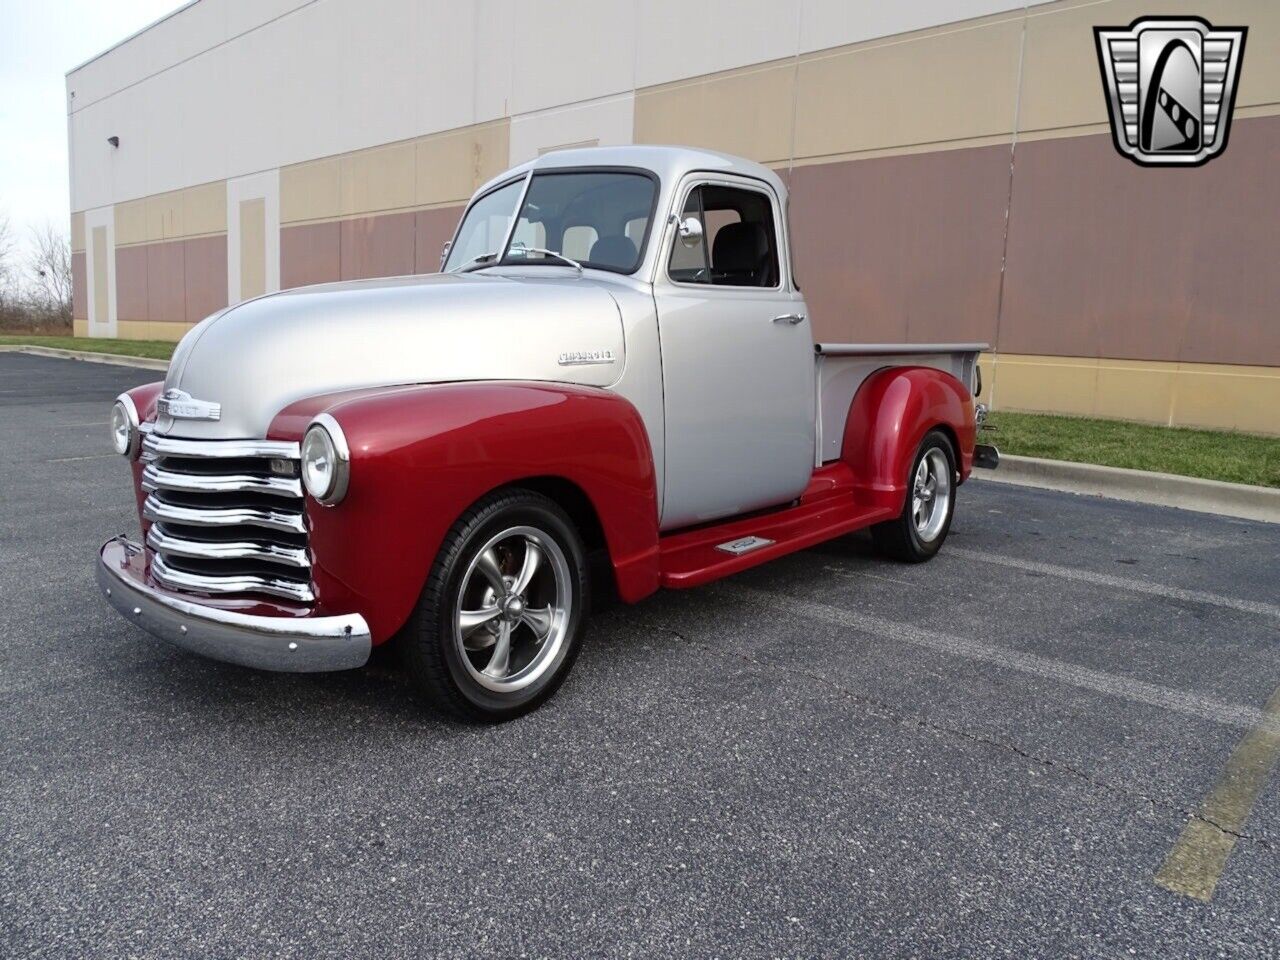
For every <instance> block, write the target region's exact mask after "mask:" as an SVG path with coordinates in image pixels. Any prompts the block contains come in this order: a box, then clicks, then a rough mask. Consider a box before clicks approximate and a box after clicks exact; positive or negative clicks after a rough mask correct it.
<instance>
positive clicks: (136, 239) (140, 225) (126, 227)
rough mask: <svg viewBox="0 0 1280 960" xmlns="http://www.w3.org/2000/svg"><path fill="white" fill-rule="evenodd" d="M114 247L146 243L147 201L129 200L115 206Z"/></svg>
mask: <svg viewBox="0 0 1280 960" xmlns="http://www.w3.org/2000/svg"><path fill="white" fill-rule="evenodd" d="M114 216H115V226H116V246H117V247H125V246H128V245H129V244H132V243H146V242H147V241H148V239H150V238H149V235H148V233H147V201H146V199H145V198H143V199H142V200H130V201H129V202H128V203H117V204H116V206H115V213H114Z"/></svg>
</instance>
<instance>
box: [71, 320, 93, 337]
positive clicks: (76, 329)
mask: <svg viewBox="0 0 1280 960" xmlns="http://www.w3.org/2000/svg"><path fill="white" fill-rule="evenodd" d="M71 335H72V336H73V337H87V336H88V335H89V321H88V320H85V319H84V318H82V317H75V318H74V319H73V320H72V321H71Z"/></svg>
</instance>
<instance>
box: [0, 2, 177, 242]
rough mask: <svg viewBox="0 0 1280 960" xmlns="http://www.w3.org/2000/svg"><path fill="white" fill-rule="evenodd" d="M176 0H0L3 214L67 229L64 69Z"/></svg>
mask: <svg viewBox="0 0 1280 960" xmlns="http://www.w3.org/2000/svg"><path fill="white" fill-rule="evenodd" d="M182 5H183V4H182V2H179V0H0V144H3V149H0V216H3V215H6V214H7V215H8V217H9V221H10V224H11V226H12V228H13V231H14V233H15V234H16V239H17V240H19V241H20V242H22V243H23V244H24V245H25V244H26V241H27V237H28V233H29V230H30V228H31V227H32V226H40V225H42V224H44V223H53V224H54V225H55V226H57V227H58V228H59V229H60V230H63V231H64V232H65V231H66V230H68V229H69V223H68V221H69V219H70V216H71V210H70V187H69V186H68V174H67V108H66V85H65V75H66V73H67V71H68V70H70V69H71V68H72V67H75V66H78V65H79V64H80V63H82V62H83V61H85V60H88V59H89V58H90V57H92V56H94V55H95V54H98V53H101V52H102V51H103V50H105V49H107V47H109V46H111V45H112V44H114V43H116V42H118V41H120V40H123V39H124V38H125V37H127V36H129V34H131V33H133V32H135V31H137V30H139V29H141V28H142V27H145V26H146V25H147V24H149V23H151V22H152V21H154V20H157V19H159V18H160V17H162V16H164V15H165V14H166V13H169V12H170V11H171V10H175V9H177V8H178V7H180V6H182Z"/></svg>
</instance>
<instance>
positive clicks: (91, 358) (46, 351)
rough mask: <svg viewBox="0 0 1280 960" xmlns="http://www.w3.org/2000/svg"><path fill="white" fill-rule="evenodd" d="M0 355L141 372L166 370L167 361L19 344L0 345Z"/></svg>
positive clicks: (167, 367)
mask: <svg viewBox="0 0 1280 960" xmlns="http://www.w3.org/2000/svg"><path fill="white" fill-rule="evenodd" d="M0 353H28V354H30V355H31V356H33V357H53V358H54V359H55V360H84V361H86V362H88V363H107V364H111V365H112V366H116V367H140V368H141V369H143V370H168V369H169V361H168V360H156V359H154V358H152V357H126V356H123V355H121V354H116V353H93V352H91V351H88V350H64V349H62V348H61V347H37V346H34V345H26V344H21V343H10V344H0Z"/></svg>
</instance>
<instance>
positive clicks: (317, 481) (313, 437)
mask: <svg viewBox="0 0 1280 960" xmlns="http://www.w3.org/2000/svg"><path fill="white" fill-rule="evenodd" d="M299 452H300V460H299V468H300V472H301V474H302V485H303V487H305V488H306V491H307V493H308V494H310V495H311V498H312V499H313V500H315V501H316V503H319V504H323V505H324V506H326V507H332V506H334V505H336V504H338V503H341V502H342V498H343V497H345V496H346V495H347V486H348V484H349V483H350V481H351V448H350V447H348V446H347V437H346V434H344V433H343V432H342V427H341V426H339V425H338V421H337V420H335V419H333V417H331V416H329V414H327V413H322V414H320V415H319V416H317V417H315V418H313V419H312V421H311V423H309V424H308V425H307V429H306V432H305V433H303V435H302V443H301V445H300V448H299Z"/></svg>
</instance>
